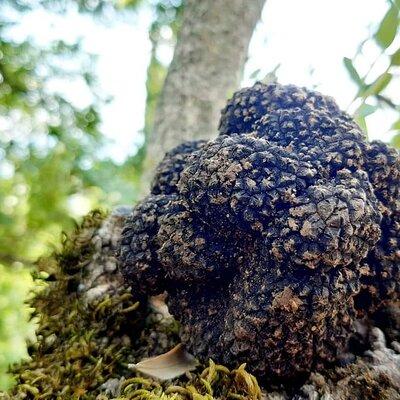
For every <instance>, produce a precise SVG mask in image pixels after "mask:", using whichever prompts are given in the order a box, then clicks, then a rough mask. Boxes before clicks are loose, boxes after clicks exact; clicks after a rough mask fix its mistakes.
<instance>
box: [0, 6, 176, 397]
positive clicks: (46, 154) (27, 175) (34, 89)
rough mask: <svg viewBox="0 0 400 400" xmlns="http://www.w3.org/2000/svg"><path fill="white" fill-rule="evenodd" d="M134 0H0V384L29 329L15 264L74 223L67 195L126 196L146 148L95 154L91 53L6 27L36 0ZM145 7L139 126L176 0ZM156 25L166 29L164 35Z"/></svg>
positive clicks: (92, 203) (106, 200)
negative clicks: (70, 94)
mask: <svg viewBox="0 0 400 400" xmlns="http://www.w3.org/2000/svg"><path fill="white" fill-rule="evenodd" d="M141 3H145V0H115V1H114V0H74V1H70V0H33V1H32V0H2V1H0V238H1V239H0V264H1V266H0V389H3V388H4V387H5V386H6V385H7V384H8V383H9V377H8V376H7V375H6V374H5V371H6V368H7V365H8V364H10V363H13V362H15V361H17V360H18V359H20V358H21V357H24V356H26V346H25V345H24V343H25V338H26V337H27V336H30V335H31V333H32V327H31V325H27V322H26V321H27V315H28V314H27V310H26V308H25V307H24V306H23V299H24V298H25V297H26V293H27V292H26V291H27V290H28V288H29V287H30V282H29V280H28V277H27V274H26V272H18V271H20V270H21V268H22V266H25V267H26V266H28V267H29V266H31V265H32V264H33V263H34V261H35V260H36V259H37V258H38V257H39V256H40V255H42V254H43V253H44V252H46V251H48V250H50V249H51V248H52V247H53V248H54V247H57V246H58V245H59V242H61V241H60V240H59V237H60V235H61V231H62V230H67V231H68V230H70V229H71V228H72V227H73V226H74V220H73V218H72V216H73V215H72V208H73V207H72V205H73V204H76V203H80V204H85V205H86V207H85V208H88V209H93V208H96V207H99V206H100V207H102V208H108V207H111V206H112V205H114V204H115V203H123V202H127V203H132V202H133V201H134V200H135V198H136V195H137V190H136V188H137V187H138V185H139V178H140V174H141V161H142V159H143V157H144V153H145V146H143V148H141V149H139V151H138V153H137V154H136V155H135V156H132V157H130V158H129V159H128V160H126V162H125V163H124V164H123V165H118V164H116V163H115V162H114V161H113V160H111V159H108V158H104V157H100V156H98V154H101V149H102V148H103V147H104V146H106V145H107V141H106V139H105V138H104V136H103V135H102V134H101V132H100V130H99V126H100V122H101V119H100V111H99V110H100V106H101V105H102V104H103V103H104V102H105V101H107V99H106V98H105V96H103V95H102V94H101V93H99V89H98V85H97V81H96V76H95V72H94V64H95V61H96V60H95V59H94V58H93V57H92V56H90V55H89V54H87V53H85V52H84V51H83V50H82V47H81V43H80V42H79V41H77V42H76V43H73V44H70V43H69V44H67V43H65V42H63V41H54V42H50V43H48V44H47V45H46V46H41V45H38V43H36V42H35V41H34V40H33V39H32V38H28V39H26V40H23V41H17V40H14V38H13V36H12V34H10V32H11V29H12V28H13V26H14V25H16V24H18V21H19V20H20V18H22V16H23V15H24V13H29V12H31V11H32V10H35V9H38V8H43V7H44V8H45V9H46V10H48V11H49V12H56V13H59V12H61V13H63V12H65V11H66V10H67V9H68V8H69V7H75V8H76V7H78V9H79V11H81V12H84V13H88V14H90V15H92V16H93V18H99V19H101V18H102V17H103V16H104V15H105V14H106V13H109V12H113V13H116V14H117V13H118V12H119V10H120V9H121V8H130V9H132V10H133V11H134V10H135V8H137V7H138V6H139V5H140V4H141ZM147 6H148V7H151V8H152V9H153V15H154V20H153V23H152V25H151V29H150V36H151V41H152V44H153V50H152V58H151V62H150V65H149V68H148V80H147V89H148V98H147V112H146V127H145V129H144V131H145V132H148V131H149V127H150V126H151V122H152V118H153V117H152V116H153V113H154V107H155V103H156V99H157V96H158V94H159V92H160V90H161V86H162V83H163V80H164V77H165V75H166V68H167V66H166V65H163V64H162V62H160V61H159V60H158V57H157V53H158V49H159V48H160V46H164V45H167V46H171V45H172V44H173V42H174V40H175V32H176V26H177V21H178V17H179V13H180V9H181V1H180V0H175V1H174V0H154V1H153V0H149V1H148V2H147ZM116 14H115V15H116ZM163 29H164V30H165V29H169V30H170V31H171V32H172V33H173V34H172V35H169V37H168V38H165V37H164V36H165V35H163V34H162V32H161V31H162V30H163ZM57 81H58V82H63V81H64V82H65V81H68V82H78V83H79V84H80V85H81V86H84V87H86V89H87V91H88V92H89V93H90V94H91V102H90V104H88V105H86V106H85V107H83V108H79V107H77V106H76V105H74V104H72V103H71V102H70V101H69V99H68V98H67V97H66V96H65V95H64V94H63V93H62V92H60V91H56V90H54V82H57ZM132 106H133V105H132ZM71 215H72V216H71ZM6 350H7V351H6Z"/></svg>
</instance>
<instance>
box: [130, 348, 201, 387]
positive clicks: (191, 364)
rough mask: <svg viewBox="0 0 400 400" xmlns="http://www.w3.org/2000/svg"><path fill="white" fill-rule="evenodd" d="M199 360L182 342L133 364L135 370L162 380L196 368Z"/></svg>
mask: <svg viewBox="0 0 400 400" xmlns="http://www.w3.org/2000/svg"><path fill="white" fill-rule="evenodd" d="M197 365H198V361H197V360H196V359H195V358H194V357H193V356H192V355H191V354H189V353H188V352H187V351H186V350H185V349H184V347H183V345H182V344H178V345H177V346H175V347H174V348H173V349H172V350H170V351H168V352H167V353H165V354H161V355H159V356H157V357H152V358H148V359H146V360H142V361H140V362H139V363H137V364H133V365H132V368H134V369H135V370H137V371H139V372H141V373H143V374H145V375H148V376H151V377H152V378H157V379H161V380H167V379H173V378H176V377H178V376H180V375H183V374H184V373H185V372H188V371H191V370H193V369H195V368H196V366H197Z"/></svg>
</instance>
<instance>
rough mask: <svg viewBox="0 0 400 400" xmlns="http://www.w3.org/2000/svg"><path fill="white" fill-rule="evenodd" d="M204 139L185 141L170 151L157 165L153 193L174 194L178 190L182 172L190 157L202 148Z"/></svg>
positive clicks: (152, 187)
mask: <svg viewBox="0 0 400 400" xmlns="http://www.w3.org/2000/svg"><path fill="white" fill-rule="evenodd" d="M204 143H205V141H204V140H194V141H192V142H184V143H182V144H180V145H179V146H177V147H175V148H174V149H172V150H171V151H169V152H168V153H167V154H166V155H165V157H164V159H163V160H162V161H161V162H160V164H159V165H158V167H157V170H156V173H155V177H154V180H153V183H152V186H151V193H153V194H172V193H175V192H176V190H177V189H176V185H177V184H178V182H179V179H180V176H181V172H182V170H183V169H184V168H185V165H186V161H187V159H188V157H189V156H190V155H191V154H192V153H193V152H195V151H197V150H199V149H201V147H202V146H203V145H204Z"/></svg>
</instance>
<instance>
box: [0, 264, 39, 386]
mask: <svg viewBox="0 0 400 400" xmlns="http://www.w3.org/2000/svg"><path fill="white" fill-rule="evenodd" d="M32 284H33V282H32V278H31V276H30V274H29V273H28V272H27V271H26V270H19V271H10V270H9V269H8V268H6V267H5V266H4V265H1V264H0V390H7V389H8V388H9V387H10V386H11V384H12V378H11V377H10V376H9V375H8V374H7V373H6V372H7V369H8V366H9V365H10V364H13V363H15V362H17V361H20V360H21V359H24V358H27V357H28V353H27V350H26V340H27V339H33V337H34V325H33V324H32V323H31V322H29V319H30V310H29V309H28V306H27V305H26V304H25V303H24V299H26V298H27V295H28V291H29V290H31V288H32Z"/></svg>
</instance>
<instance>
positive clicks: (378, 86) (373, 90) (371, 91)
mask: <svg viewBox="0 0 400 400" xmlns="http://www.w3.org/2000/svg"><path fill="white" fill-rule="evenodd" d="M392 78H393V75H392V74H390V73H389V72H384V73H383V74H382V75H380V76H379V77H378V78H377V79H376V80H375V82H373V83H371V84H370V85H368V88H367V89H366V90H365V91H364V92H363V93H362V97H364V98H367V97H369V96H375V95H377V94H379V93H381V92H382V91H383V89H385V87H386V86H387V85H389V83H390V81H391V80H392Z"/></svg>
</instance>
